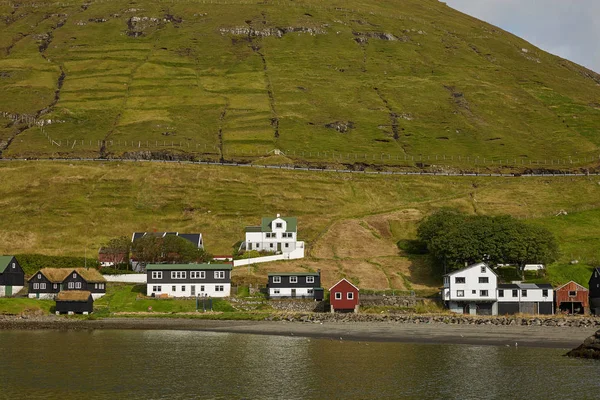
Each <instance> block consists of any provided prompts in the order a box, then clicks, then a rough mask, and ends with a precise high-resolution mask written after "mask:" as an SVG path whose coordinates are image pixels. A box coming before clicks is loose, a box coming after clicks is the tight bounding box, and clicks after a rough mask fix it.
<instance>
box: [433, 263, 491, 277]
mask: <svg viewBox="0 0 600 400" xmlns="http://www.w3.org/2000/svg"><path fill="white" fill-rule="evenodd" d="M473 267H487V268H488V269H489V270H490V271H492V273H493V274H494V275H496V276H498V274H497V273H496V271H494V270H493V269H492V268H490V266H489V265H488V264H486V263H484V262H478V263H475V264H471V265H469V266H466V267H464V268H461V269H458V270H456V271H452V272H450V273H447V274H446V275H444V276H452V275H456V274H459V273H461V272H464V271H466V270H468V269H471V268H473Z"/></svg>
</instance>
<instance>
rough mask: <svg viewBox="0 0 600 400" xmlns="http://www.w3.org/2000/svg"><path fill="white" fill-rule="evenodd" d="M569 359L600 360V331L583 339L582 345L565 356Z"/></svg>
mask: <svg viewBox="0 0 600 400" xmlns="http://www.w3.org/2000/svg"><path fill="white" fill-rule="evenodd" d="M566 355H567V356H569V357H577V358H592V359H594V360H600V331H598V332H596V333H595V334H593V335H592V336H590V337H589V338H587V339H585V340H584V342H583V344H582V345H581V346H579V347H577V348H575V349H573V350H571V351H570V352H568V353H567V354H566Z"/></svg>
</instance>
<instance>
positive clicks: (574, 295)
mask: <svg viewBox="0 0 600 400" xmlns="http://www.w3.org/2000/svg"><path fill="white" fill-rule="evenodd" d="M576 296H577V291H576V290H569V297H576Z"/></svg>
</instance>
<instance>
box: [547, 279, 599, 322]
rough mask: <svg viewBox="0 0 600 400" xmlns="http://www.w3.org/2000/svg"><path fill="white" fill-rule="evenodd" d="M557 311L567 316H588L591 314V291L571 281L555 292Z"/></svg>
mask: <svg viewBox="0 0 600 400" xmlns="http://www.w3.org/2000/svg"><path fill="white" fill-rule="evenodd" d="M555 298H556V311H557V312H558V313H565V314H588V313H589V307H590V303H589V291H588V290H587V289H586V288H585V287H583V286H581V285H580V284H578V283H577V282H574V281H571V282H569V283H567V284H564V285H562V286H560V287H558V288H556V290H555Z"/></svg>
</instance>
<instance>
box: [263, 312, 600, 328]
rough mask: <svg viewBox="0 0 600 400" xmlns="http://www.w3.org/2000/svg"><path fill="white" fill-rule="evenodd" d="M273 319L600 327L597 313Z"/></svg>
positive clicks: (312, 315) (272, 318)
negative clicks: (561, 315)
mask: <svg viewBox="0 0 600 400" xmlns="http://www.w3.org/2000/svg"><path fill="white" fill-rule="evenodd" d="M267 319H268V320H270V321H279V320H282V321H300V322H314V323H320V322H388V323H405V324H453V325H520V326H558V327H582V328H590V327H599V328H600V318H597V317H547V318H543V317H535V316H531V317H527V316H515V317H470V316H454V315H409V314H406V315H402V314H400V315H386V314H383V315H381V314H353V313H349V314H341V313H336V314H330V313H310V314H309V313H307V314H302V313H295V314H292V313H290V314H280V315H272V316H270V317H268V318H267Z"/></svg>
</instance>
